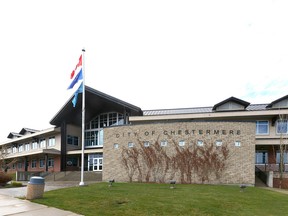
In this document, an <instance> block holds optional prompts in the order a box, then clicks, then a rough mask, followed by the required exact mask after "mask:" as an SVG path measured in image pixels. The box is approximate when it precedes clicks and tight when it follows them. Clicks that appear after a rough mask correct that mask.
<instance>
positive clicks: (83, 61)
mask: <svg viewBox="0 0 288 216" xmlns="http://www.w3.org/2000/svg"><path fill="white" fill-rule="evenodd" d="M84 54H85V49H84V48H83V49H82V73H83V93H82V153H81V181H80V183H79V186H84V185H85V183H84V149H85V148H84V147H85V137H84V136H85V56H84Z"/></svg>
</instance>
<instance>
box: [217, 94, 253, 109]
mask: <svg viewBox="0 0 288 216" xmlns="http://www.w3.org/2000/svg"><path fill="white" fill-rule="evenodd" d="M249 105H250V103H249V102H247V101H243V100H240V99H238V98H235V97H230V98H228V99H226V100H224V101H221V102H220V103H218V104H215V105H214V106H213V109H212V110H213V111H241V110H245V109H246V107H247V106H249Z"/></svg>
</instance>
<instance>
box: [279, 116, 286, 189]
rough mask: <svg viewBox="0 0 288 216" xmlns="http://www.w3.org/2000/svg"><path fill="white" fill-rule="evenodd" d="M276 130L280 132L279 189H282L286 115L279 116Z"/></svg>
mask: <svg viewBox="0 0 288 216" xmlns="http://www.w3.org/2000/svg"><path fill="white" fill-rule="evenodd" d="M277 127H278V128H277V130H278V132H280V143H279V156H280V157H279V160H280V161H279V188H282V184H283V174H284V173H285V154H286V153H287V130H288V128H287V115H285V114H283V115H281V114H280V115H279V120H278V124H277Z"/></svg>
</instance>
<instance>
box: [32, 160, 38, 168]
mask: <svg viewBox="0 0 288 216" xmlns="http://www.w3.org/2000/svg"><path fill="white" fill-rule="evenodd" d="M36 167H37V160H35V159H33V160H32V161H31V168H36Z"/></svg>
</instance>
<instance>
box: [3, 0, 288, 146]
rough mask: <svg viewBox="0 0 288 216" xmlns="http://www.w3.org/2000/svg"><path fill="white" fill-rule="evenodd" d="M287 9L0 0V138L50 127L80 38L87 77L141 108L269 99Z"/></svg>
mask: <svg viewBox="0 0 288 216" xmlns="http://www.w3.org/2000/svg"><path fill="white" fill-rule="evenodd" d="M287 11H288V1H287V0H283V1H279V0H259V1H256V0H239V1H234V0H226V1H223V0H217V1H215V0H201V1H193V0H188V1H184V0H183V1H182V0H163V1H162V0H145V1H137V0H130V1H128V0H110V1H109V0H106V1H92V0H91V1H85V0H79V1H75V0H61V1H60V0H49V1H39V0H34V1H32V0H25V1H23V0H9V1H1V2H0V23H1V25H0V27H1V34H0V62H1V69H2V71H1V81H2V82H1V85H0V92H1V112H0V119H1V130H0V141H4V140H6V137H7V135H8V134H9V132H19V131H20V130H21V129H22V128H23V127H28V128H32V129H46V128H49V127H51V125H50V124H49V121H50V120H51V119H52V118H53V116H54V115H55V114H56V113H57V112H58V111H59V110H60V109H61V107H62V106H63V105H64V104H65V103H66V102H67V100H68V99H69V98H70V97H71V95H72V94H73V92H74V90H75V89H74V90H67V87H68V85H69V83H70V77H69V76H70V73H71V72H72V70H73V69H74V67H75V65H76V64H77V62H78V58H79V56H80V55H81V50H82V48H83V47H84V48H85V49H86V53H85V68H86V70H85V81H86V84H87V85H88V86H90V87H92V88H95V89H97V90H99V91H102V92H104V93H106V94H109V95H111V96H114V97H116V98H119V99H121V100H124V101H126V102H128V103H131V104H133V105H136V106H138V107H140V108H142V109H143V110H147V109H168V108H187V107H200V106H201V107H202V106H213V105H214V104H216V103H218V102H220V101H223V100H225V99H227V98H228V97H231V96H234V97H237V98H240V99H242V100H245V101H248V102H250V103H253V104H256V103H270V102H272V101H274V100H276V99H278V98H280V97H283V96H285V95H287V94H288V13H287ZM71 106H72V104H71Z"/></svg>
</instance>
